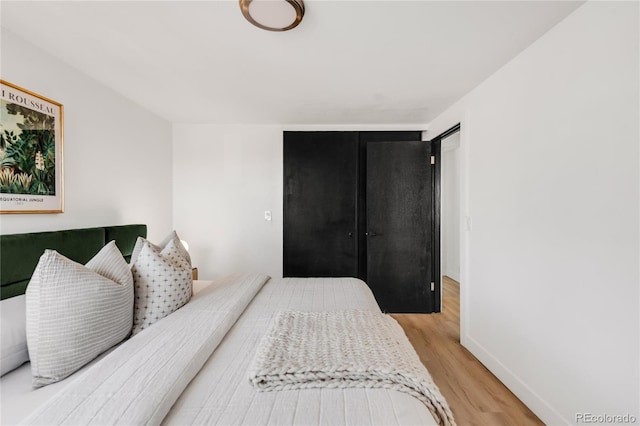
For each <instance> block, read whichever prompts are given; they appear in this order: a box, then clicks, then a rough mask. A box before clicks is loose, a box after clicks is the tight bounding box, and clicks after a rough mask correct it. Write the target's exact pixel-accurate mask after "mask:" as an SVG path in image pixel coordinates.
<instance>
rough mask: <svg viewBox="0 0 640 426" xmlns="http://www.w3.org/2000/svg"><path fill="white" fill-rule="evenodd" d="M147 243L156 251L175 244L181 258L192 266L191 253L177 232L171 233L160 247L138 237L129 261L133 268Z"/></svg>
mask: <svg viewBox="0 0 640 426" xmlns="http://www.w3.org/2000/svg"><path fill="white" fill-rule="evenodd" d="M145 241H146V242H147V243H149V244H150V245H151V247H153V248H154V249H156V251H162V249H163V248H165V247H166V246H167V244H169V243H170V242H173V244H174V245H175V248H176V250H177V251H178V253H179V254H180V256H182V257H184V258H185V259H186V261H187V262H189V266H191V256H189V252H188V251H187V249H186V248H185V247H184V246H183V245H182V241H181V240H180V237H178V233H177V232H176V231H171V233H170V234H169V235H167V238H165V239H164V240H162V242H161V243H160V244H158V245H155V244H153V243H152V242H151V241H149V240H147V239H145V238H142V237H138V239H137V240H136V244H135V246H134V247H133V251H132V252H131V259H130V260H129V264H130V265H131V266H132V267H133V264H134V263H135V261H136V259H137V258H138V255H139V254H140V250H142V244H143V243H144V242H145Z"/></svg>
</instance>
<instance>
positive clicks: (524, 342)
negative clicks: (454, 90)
mask: <svg viewBox="0 0 640 426" xmlns="http://www.w3.org/2000/svg"><path fill="white" fill-rule="evenodd" d="M638 40H639V34H638V3H636V2H626V3H622V2H620V3H617V2H589V3H587V4H585V5H583V6H582V7H581V8H579V9H578V10H577V11H576V12H574V13H573V14H572V15H570V16H569V17H568V18H567V19H566V20H564V21H563V22H561V23H560V24H558V25H557V26H556V27H555V28H553V29H552V30H551V31H549V32H548V33H547V34H546V35H544V36H543V37H541V38H540V39H539V40H538V41H537V42H535V43H534V44H532V45H531V46H530V47H529V48H528V49H526V50H525V51H523V52H522V53H521V54H520V55H519V56H518V57H516V58H515V59H514V60H513V61H511V62H510V63H509V64H507V65H506V66H505V67H503V68H502V69H501V70H499V71H498V72H497V73H496V74H494V75H493V76H492V77H490V78H489V79H488V80H487V81H485V82H484V83H483V84H482V85H480V86H479V87H478V88H477V89H475V90H474V91H472V92H471V93H470V94H468V95H467V96H466V97H465V98H464V99H463V100H461V101H460V102H459V103H458V104H456V105H454V106H453V107H452V108H451V109H450V110H449V111H447V112H445V113H444V114H442V116H441V117H439V118H438V119H436V120H435V121H434V122H433V123H432V124H431V127H430V131H431V132H432V134H431V135H432V136H434V135H437V134H438V133H439V132H442V131H443V130H446V129H447V128H449V127H451V126H452V125H454V124H456V123H457V122H461V128H462V133H461V139H462V140H461V143H462V147H461V155H462V157H461V158H462V165H463V169H464V170H463V173H462V174H463V176H464V181H463V185H462V188H463V189H462V193H463V210H464V212H465V214H467V215H469V216H470V217H471V220H472V222H471V223H472V225H471V226H472V227H471V230H470V232H468V233H464V234H463V244H464V246H463V250H462V253H463V259H462V263H463V269H462V281H463V286H462V289H463V293H462V300H461V303H462V313H461V314H462V316H463V330H462V333H463V335H462V341H463V342H464V344H465V345H466V346H467V347H468V348H469V349H470V350H471V352H473V353H474V355H476V357H478V358H479V359H480V360H481V361H482V362H483V363H484V364H485V365H487V366H488V367H489V368H490V369H491V370H492V371H493V372H494V373H495V374H496V375H497V376H498V377H499V378H500V379H501V380H502V381H503V382H504V383H505V384H507V386H509V387H510V388H511V390H513V391H514V393H516V395H518V396H519V397H520V398H521V399H522V400H523V401H524V402H525V403H526V404H527V405H528V406H529V407H531V408H532V409H533V410H534V411H535V412H536V414H538V415H539V416H540V417H541V418H542V420H543V421H544V422H546V423H547V424H554V425H555V424H565V423H576V422H577V418H576V414H577V413H593V414H605V413H606V414H609V415H616V414H625V413H630V414H632V415H635V416H636V418H640V415H639V414H640V413H639V400H640V392H639V389H638V387H639V368H638V367H639V361H638V360H639V350H638V349H639V336H640V324H639V316H638V312H639V311H640V309H639V308H640V306H639V284H638V283H639V274H638V260H639V249H638V245H639V242H638V231H639V226H638V220H639V209H638V205H639V194H638V191H639V182H638V179H639V173H638V168H639V161H638V155H639V149H638V148H639V146H638V145H639V143H638V141H639V139H640V134H639V113H640V111H639V107H638V105H639V96H638V81H639V72H638V62H639V57H638V56H639V53H638V52H639V46H638ZM465 289H466V290H465Z"/></svg>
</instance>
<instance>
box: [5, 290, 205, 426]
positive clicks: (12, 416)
mask: <svg viewBox="0 0 640 426" xmlns="http://www.w3.org/2000/svg"><path fill="white" fill-rule="evenodd" d="M210 284H212V281H194V282H193V294H194V300H195V298H196V297H197V296H196V295H197V293H199V292H200V291H201V290H203V289H204V288H206V287H207V286H209V285H210ZM116 347H117V346H116ZM114 349H115V347H114V348H112V349H110V350H108V351H106V352H105V353H103V354H101V355H100V356H99V357H98V358H96V359H95V360H93V361H92V362H90V363H89V364H87V365H85V366H84V367H83V368H82V369H80V370H78V371H77V372H76V373H75V374H73V375H72V376H70V377H68V378H67V379H65V380H62V381H60V382H58V383H53V384H51V385H48V386H44V387H41V388H38V389H33V388H32V386H31V380H32V376H31V364H30V363H28V362H27V363H25V364H23V365H22V366H20V367H18V368H17V369H15V370H13V371H11V372H9V373H7V374H5V375H4V376H2V378H0V424H2V425H14V424H17V423H18V422H19V421H21V420H23V419H24V418H25V417H27V416H28V415H29V414H30V413H31V412H33V409H34V407H38V406H40V405H42V404H44V403H45V402H46V401H47V400H48V399H49V398H51V397H52V396H54V395H56V394H57V393H58V392H60V391H61V390H62V389H63V388H64V387H65V386H67V385H68V384H69V383H72V382H73V381H74V380H76V379H77V378H78V377H79V376H80V375H81V374H82V373H83V372H85V371H86V370H87V369H89V368H90V367H91V366H93V365H94V364H95V363H96V362H98V361H99V360H101V359H102V358H104V357H105V356H106V355H108V354H109V353H110V352H111V351H113V350H114Z"/></svg>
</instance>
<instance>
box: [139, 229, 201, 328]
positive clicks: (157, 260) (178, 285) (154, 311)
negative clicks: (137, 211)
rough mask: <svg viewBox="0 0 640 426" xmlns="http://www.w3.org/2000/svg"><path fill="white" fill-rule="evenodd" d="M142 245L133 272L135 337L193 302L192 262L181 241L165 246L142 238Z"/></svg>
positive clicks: (140, 244)
mask: <svg viewBox="0 0 640 426" xmlns="http://www.w3.org/2000/svg"><path fill="white" fill-rule="evenodd" d="M138 245H139V246H140V250H139V252H138V253H137V256H136V258H135V259H134V260H133V264H132V266H131V272H132V273H133V282H134V290H135V300H134V306H135V307H134V314H133V330H132V335H135V334H137V333H139V332H140V331H142V330H143V329H145V328H147V327H149V326H150V325H151V324H153V323H155V322H156V321H159V320H161V319H162V318H164V317H166V316H167V315H169V314H171V313H172V312H174V311H176V310H177V309H179V308H180V307H182V306H183V305H184V304H185V303H187V302H188V301H189V300H190V299H191V295H192V293H193V276H192V272H191V262H190V260H188V259H187V258H185V256H184V252H186V250H185V249H184V247H183V246H182V244H181V243H180V239H178V238H172V239H170V240H169V241H168V242H167V244H166V245H165V246H164V247H162V248H161V247H158V246H155V245H153V244H151V243H150V242H149V241H147V240H145V239H144V238H139V239H138V242H137V243H136V246H138Z"/></svg>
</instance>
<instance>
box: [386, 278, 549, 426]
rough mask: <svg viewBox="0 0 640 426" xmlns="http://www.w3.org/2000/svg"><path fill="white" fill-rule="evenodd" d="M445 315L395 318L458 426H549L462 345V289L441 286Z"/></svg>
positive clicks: (454, 285)
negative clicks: (442, 396)
mask: <svg viewBox="0 0 640 426" xmlns="http://www.w3.org/2000/svg"><path fill="white" fill-rule="evenodd" d="M442 298H443V301H442V308H443V309H442V312H441V313H438V314H394V315H393V317H394V318H395V319H396V321H398V323H400V325H401V326H402V328H403V329H404V332H405V334H406V335H407V337H409V340H410V341H411V344H412V345H413V347H414V348H415V349H416V352H417V353H418V355H419V356H420V360H421V361H422V363H423V364H424V365H425V366H426V367H427V369H428V370H429V372H430V373H431V376H432V377H433V380H434V381H435V383H436V385H437V386H438V387H439V388H440V391H441V392H442V394H443V395H444V397H445V398H446V399H447V401H448V403H449V406H450V407H451V411H452V412H453V415H454V418H455V419H456V423H457V424H458V425H459V426H467V425H478V426H501V425H505V426H512V425H544V423H542V422H541V421H540V419H538V417H536V415H535V414H533V413H532V412H531V410H529V409H528V408H527V407H526V406H525V405H524V404H523V403H522V402H521V401H520V400H519V399H518V398H516V396H515V395H513V394H512V393H511V391H509V389H507V388H506V387H505V386H504V385H503V384H502V383H501V382H500V381H499V380H498V379H497V378H496V377H495V376H494V375H493V374H491V372H489V370H487V369H486V368H485V367H484V366H483V365H482V364H481V363H480V361H478V360H477V359H476V358H475V357H474V356H473V355H471V353H470V352H469V351H468V350H466V349H465V348H464V347H462V345H460V286H459V284H458V283H457V282H456V281H454V280H452V279H451V278H449V277H444V278H443V283H442Z"/></svg>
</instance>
